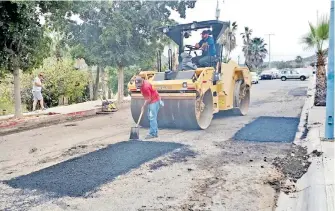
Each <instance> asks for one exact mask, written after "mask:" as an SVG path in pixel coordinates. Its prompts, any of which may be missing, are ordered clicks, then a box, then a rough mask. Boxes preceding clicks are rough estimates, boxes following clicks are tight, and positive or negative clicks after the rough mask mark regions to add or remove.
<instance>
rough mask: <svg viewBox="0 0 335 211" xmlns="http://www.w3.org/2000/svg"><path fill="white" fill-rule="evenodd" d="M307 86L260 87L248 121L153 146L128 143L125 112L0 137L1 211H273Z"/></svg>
mask: <svg viewBox="0 0 335 211" xmlns="http://www.w3.org/2000/svg"><path fill="white" fill-rule="evenodd" d="M307 86H308V81H305V82H301V81H285V82H282V81H280V80H274V81H260V84H257V85H254V86H253V87H252V91H251V99H252V102H251V106H250V110H249V115H248V116H244V117H241V116H234V115H233V114H232V113H228V114H225V115H221V114H220V115H216V116H215V119H214V120H213V121H212V124H211V126H210V127H209V128H208V129H207V130H202V131H182V130H160V132H159V138H158V139H153V140H151V141H143V142H128V141H127V140H128V138H129V130H130V127H131V126H133V125H134V123H133V120H132V119H131V115H130V110H129V109H124V110H122V111H119V112H117V113H114V114H112V115H108V116H99V117H95V118H90V119H86V120H82V121H77V122H71V123H65V124H60V125H54V126H50V127H45V128H39V129H34V130H30V131H25V132H21V133H17V134H12V135H7V136H3V137H0V210H41V211H42V210H43V211H45V210H53V211H57V210H87V211H93V210H94V211H95V210H103V211H104V210H106V211H107V210H108V211H111V210H115V211H123V210H124V211H132V210H143V211H149V210H220V211H247V210H250V211H262V210H264V211H266V210H273V209H274V207H275V197H276V187H275V184H277V183H278V181H279V180H280V178H281V177H282V174H281V172H279V171H277V170H276V169H275V168H274V166H273V165H272V162H273V161H274V159H275V158H276V157H284V156H285V155H286V154H287V153H289V152H290V150H291V147H292V146H291V144H290V143H289V142H292V141H293V138H294V135H295V131H296V128H297V124H298V122H299V117H300V112H301V109H302V106H303V104H304V100H305V98H306V91H307ZM140 134H141V135H142V136H144V135H145V134H146V130H145V129H141V131H140ZM251 141H254V142H251ZM269 141H280V142H269ZM277 190H278V189H277Z"/></svg>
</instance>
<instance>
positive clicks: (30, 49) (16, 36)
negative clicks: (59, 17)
mask: <svg viewBox="0 0 335 211" xmlns="http://www.w3.org/2000/svg"><path fill="white" fill-rule="evenodd" d="M37 7H38V5H37V4H36V3H35V2H17V1H15V2H12V1H6V2H1V3H0V23H1V24H0V46H1V48H2V49H1V50H0V67H1V69H5V70H8V71H10V72H11V73H13V75H14V99H15V116H16V117H21V116H22V110H21V93H20V70H23V71H27V70H29V69H31V68H33V67H35V66H37V65H39V64H40V63H41V62H42V60H43V58H44V56H45V55H47V54H48V52H49V43H50V38H48V37H46V36H45V34H44V28H43V26H41V24H40V21H39V15H40V12H38V10H37V9H36V8H37Z"/></svg>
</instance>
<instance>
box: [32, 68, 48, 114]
mask: <svg viewBox="0 0 335 211" xmlns="http://www.w3.org/2000/svg"><path fill="white" fill-rule="evenodd" d="M42 80H43V73H39V74H38V76H37V77H36V78H35V79H34V82H33V90H32V92H33V97H34V102H33V111H35V110H36V105H37V101H40V105H41V108H42V110H45V108H44V103H43V96H42Z"/></svg>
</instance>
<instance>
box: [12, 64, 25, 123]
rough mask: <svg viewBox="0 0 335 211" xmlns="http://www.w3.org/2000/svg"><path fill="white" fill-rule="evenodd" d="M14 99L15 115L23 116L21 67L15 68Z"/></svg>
mask: <svg viewBox="0 0 335 211" xmlns="http://www.w3.org/2000/svg"><path fill="white" fill-rule="evenodd" d="M14 100H15V117H16V118H21V117H22V116H23V115H22V109H21V88H20V69H19V68H15V69H14Z"/></svg>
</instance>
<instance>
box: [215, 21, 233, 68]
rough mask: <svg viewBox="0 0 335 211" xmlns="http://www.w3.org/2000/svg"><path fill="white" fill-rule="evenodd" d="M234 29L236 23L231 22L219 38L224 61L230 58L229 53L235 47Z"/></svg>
mask: <svg viewBox="0 0 335 211" xmlns="http://www.w3.org/2000/svg"><path fill="white" fill-rule="evenodd" d="M236 31H237V24H236V22H233V23H232V24H231V25H230V26H229V27H228V28H227V29H226V30H225V32H224V34H223V36H222V37H221V38H220V39H219V41H218V42H219V43H220V44H222V45H223V46H224V48H225V56H224V61H225V62H228V61H229V60H230V53H231V52H232V51H233V50H234V49H235V48H236Z"/></svg>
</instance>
